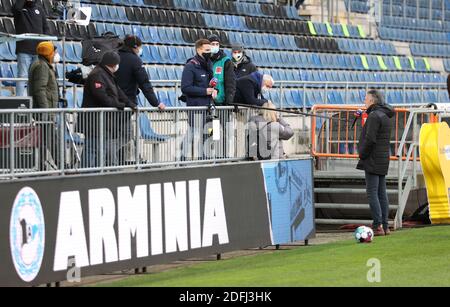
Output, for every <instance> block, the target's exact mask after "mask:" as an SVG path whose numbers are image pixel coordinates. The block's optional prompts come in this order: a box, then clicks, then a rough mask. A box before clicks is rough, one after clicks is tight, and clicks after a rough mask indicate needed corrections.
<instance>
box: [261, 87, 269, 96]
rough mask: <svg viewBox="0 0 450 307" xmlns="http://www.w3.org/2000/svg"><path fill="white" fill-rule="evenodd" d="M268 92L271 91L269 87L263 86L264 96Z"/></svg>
mask: <svg viewBox="0 0 450 307" xmlns="http://www.w3.org/2000/svg"><path fill="white" fill-rule="evenodd" d="M268 93H269V89H268V88H267V87H265V86H263V87H262V88H261V94H262V95H263V96H265V95H267V94H268Z"/></svg>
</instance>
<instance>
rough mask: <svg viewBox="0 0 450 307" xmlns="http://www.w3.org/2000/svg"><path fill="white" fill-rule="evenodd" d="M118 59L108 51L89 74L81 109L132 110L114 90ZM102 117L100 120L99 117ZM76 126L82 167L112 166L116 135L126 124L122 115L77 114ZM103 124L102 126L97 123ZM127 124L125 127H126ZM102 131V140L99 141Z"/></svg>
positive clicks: (115, 157)
mask: <svg viewBox="0 0 450 307" xmlns="http://www.w3.org/2000/svg"><path fill="white" fill-rule="evenodd" d="M119 64H120V57H119V55H118V54H117V53H115V52H112V51H109V52H106V53H105V54H104V55H103V58H102V60H101V61H100V64H98V65H97V67H95V68H94V70H92V72H91V73H90V74H89V76H88V78H87V80H86V83H85V85H84V92H83V105H82V107H83V108H117V109H119V110H124V108H125V107H129V108H131V109H133V110H136V107H137V106H136V104H135V103H134V102H132V101H130V100H129V99H128V97H127V96H126V95H125V94H124V93H123V91H122V90H121V89H120V87H119V86H118V84H117V82H116V79H115V77H114V73H115V72H117V70H118V69H119ZM101 114H103V118H102V117H101ZM81 115H82V116H81V118H79V123H80V124H81V129H82V130H83V132H84V134H85V137H86V145H85V152H84V157H83V159H82V165H83V167H89V168H93V167H99V166H101V165H100V164H101V163H100V161H101V159H103V161H104V163H103V166H115V165H117V162H118V152H119V150H120V149H121V147H122V146H123V145H125V144H121V142H122V140H120V137H119V136H120V135H121V134H122V133H121V131H122V129H128V127H124V125H125V124H126V121H124V118H125V114H124V113H123V112H121V113H117V112H103V113H95V114H93V113H84V114H81ZM102 120H103V123H102V122H101V121H102ZM127 124H129V123H127ZM101 131H103V138H101ZM102 142H103V157H100V152H101V150H100V144H101V143H102Z"/></svg>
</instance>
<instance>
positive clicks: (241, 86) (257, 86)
mask: <svg viewBox="0 0 450 307" xmlns="http://www.w3.org/2000/svg"><path fill="white" fill-rule="evenodd" d="M262 82H263V75H262V74H261V73H259V72H254V73H251V74H250V75H248V76H245V77H243V78H240V79H238V80H237V81H236V95H235V96H234V103H239V104H249V105H254V106H262V105H263V104H264V103H266V102H267V101H268V100H267V99H265V98H264V97H263V96H262V94H261V87H262ZM260 95H261V97H259V96H260Z"/></svg>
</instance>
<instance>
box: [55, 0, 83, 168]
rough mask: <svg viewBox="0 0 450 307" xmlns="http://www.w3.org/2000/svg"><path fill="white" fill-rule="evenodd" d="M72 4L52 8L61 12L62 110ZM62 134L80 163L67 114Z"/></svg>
mask: <svg viewBox="0 0 450 307" xmlns="http://www.w3.org/2000/svg"><path fill="white" fill-rule="evenodd" d="M73 7H74V4H73V3H72V1H67V0H60V1H57V2H56V7H55V8H54V9H55V10H57V11H58V12H60V11H62V37H61V44H62V55H61V58H62V65H63V67H62V71H63V76H62V99H61V101H62V105H61V107H63V108H67V99H66V97H67V83H66V66H67V61H66V39H67V38H66V37H67V25H68V24H69V21H68V20H67V12H68V10H69V9H71V8H73ZM63 116H64V118H63V120H64V125H65V127H64V134H63V135H62V136H61V137H64V138H65V133H66V132H67V133H68V136H69V141H70V145H71V148H72V150H73V151H74V153H75V157H76V159H77V161H78V162H79V163H80V162H81V155H80V153H79V151H78V148H77V145H76V142H75V138H74V136H73V134H72V131H71V129H70V125H69V121H68V119H67V114H66V113H64V115H63Z"/></svg>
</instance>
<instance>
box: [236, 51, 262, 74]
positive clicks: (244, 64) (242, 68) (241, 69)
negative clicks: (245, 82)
mask: <svg viewBox="0 0 450 307" xmlns="http://www.w3.org/2000/svg"><path fill="white" fill-rule="evenodd" d="M233 64H234V72H235V74H236V78H237V79H239V78H242V77H245V76H247V75H249V74H251V73H252V72H255V71H257V70H258V68H256V65H255V64H253V62H252V60H251V59H250V57H248V56H247V55H244V56H243V58H242V61H240V62H239V63H234V62H233Z"/></svg>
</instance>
